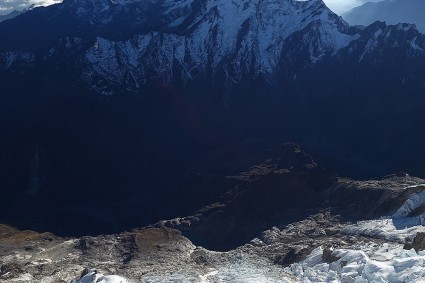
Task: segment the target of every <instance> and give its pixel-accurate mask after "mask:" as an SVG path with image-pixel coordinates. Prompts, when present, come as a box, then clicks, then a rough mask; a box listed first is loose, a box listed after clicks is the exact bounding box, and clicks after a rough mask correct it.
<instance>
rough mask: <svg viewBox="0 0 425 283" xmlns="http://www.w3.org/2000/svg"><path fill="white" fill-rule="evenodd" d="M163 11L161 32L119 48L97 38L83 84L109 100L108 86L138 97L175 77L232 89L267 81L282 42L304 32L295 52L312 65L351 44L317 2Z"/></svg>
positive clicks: (200, 0) (213, 2) (258, 1)
mask: <svg viewBox="0 0 425 283" xmlns="http://www.w3.org/2000/svg"><path fill="white" fill-rule="evenodd" d="M160 3H161V5H160V7H161V14H160V16H159V18H161V19H162V20H161V22H162V25H161V26H160V28H157V29H153V30H151V31H150V32H148V33H143V34H138V35H136V36H133V37H132V38H131V39H128V40H123V41H114V40H111V39H108V38H105V37H99V38H97V40H96V43H95V44H93V46H92V47H91V48H90V49H89V50H87V53H86V56H85V58H86V63H87V68H86V69H85V72H84V78H85V79H86V80H87V81H89V83H90V84H91V85H97V86H98V87H97V91H99V92H101V93H105V94H106V93H108V91H106V90H104V89H100V88H99V86H100V85H102V86H105V85H108V84H110V83H112V84H113V85H115V86H122V85H123V84H124V85H126V87H127V88H130V89H137V88H138V87H139V86H140V85H143V84H144V83H145V82H147V81H149V80H150V79H152V78H153V77H154V78H155V79H160V80H162V81H165V82H167V83H172V82H173V81H175V79H176V77H178V78H180V79H181V81H182V83H183V84H185V83H186V82H187V81H189V80H195V79H198V78H200V77H202V76H203V75H205V74H207V73H208V74H218V73H220V72H222V73H224V74H225V77H226V81H227V82H228V83H230V84H233V83H237V82H239V81H240V80H241V79H242V78H243V77H244V76H245V75H247V74H254V77H255V76H262V77H264V76H265V77H268V76H271V74H272V73H273V72H274V71H275V70H276V69H277V67H278V66H279V64H280V63H281V62H282V60H283V58H284V56H286V55H287V54H288V52H290V48H289V44H286V43H285V41H286V40H287V39H288V38H289V37H291V35H294V34H295V33H296V32H300V31H303V30H305V32H306V33H305V34H306V35H307V36H304V37H303V38H302V40H301V41H298V43H297V46H298V47H299V48H300V49H303V48H306V49H308V52H309V55H308V56H309V58H310V59H309V60H307V61H308V62H307V63H310V64H311V63H315V62H317V61H318V60H320V59H321V58H323V57H324V56H325V55H326V54H331V53H333V52H335V51H336V50H338V49H340V48H343V47H345V46H347V45H348V44H349V43H350V42H351V41H352V40H353V39H355V38H356V35H355V34H352V33H349V32H348V25H347V24H346V23H345V22H344V21H343V20H342V19H341V18H339V17H338V16H336V15H335V14H333V13H332V12H331V11H330V10H329V9H328V8H327V7H326V5H325V4H324V3H323V1H321V0H312V1H294V0H284V1H281V0H253V1H235V0H234V1H223V0H180V1H169V0H164V1H160ZM290 46H291V48H293V46H294V44H293V43H292V42H291V44H290ZM129 78H130V79H129ZM129 80H130V81H131V86H130V85H127V83H128V81H129ZM102 88H103V87H102Z"/></svg>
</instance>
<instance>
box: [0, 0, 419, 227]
mask: <svg viewBox="0 0 425 283" xmlns="http://www.w3.org/2000/svg"><path fill="white" fill-rule="evenodd" d="M0 38H7V39H8V40H3V41H0V85H1V86H2V94H1V95H0V117H1V121H3V122H2V123H0V154H1V156H2V158H1V160H0V188H1V189H0V191H1V193H2V198H1V200H0V204H1V208H0V212H1V213H0V215H1V217H2V219H1V220H7V221H8V222H9V223H15V224H16V225H18V224H19V225H24V224H25V225H27V224H28V223H32V224H31V225H34V223H36V226H37V225H38V227H44V228H45V229H48V230H50V231H55V232H56V233H58V234H61V235H68V234H69V233H71V234H72V233H73V234H75V235H80V233H87V229H93V230H90V232H91V233H98V232H99V231H110V230H112V231H115V230H114V229H116V230H122V229H124V228H125V227H129V226H135V225H146V224H148V223H153V222H156V221H159V220H161V219H171V218H173V217H176V216H177V215H189V214H190V213H191V212H192V211H194V210H196V209H199V208H200V207H201V206H202V204H206V203H208V201H210V200H211V199H215V198H217V197H219V196H221V195H222V193H223V191H221V190H218V189H217V188H215V187H211V188H210V187H209V186H206V185H205V179H203V178H201V177H199V176H202V172H201V171H199V170H198V169H199V166H197V164H200V163H202V162H204V160H205V158H206V156H211V155H214V154H217V152H221V150H222V149H223V148H226V147H227V146H228V145H229V144H239V143H241V142H242V143H245V142H247V141H253V140H254V141H266V142H259V143H253V144H254V146H250V147H248V149H249V150H248V151H245V152H244V153H243V154H242V153H241V155H240V156H237V158H239V159H243V158H245V157H244V156H245V155H247V156H251V155H253V154H254V152H257V151H258V150H259V151H261V152H262V151H263V150H266V151H267V147H266V148H264V147H265V145H268V144H272V145H273V144H279V143H280V142H282V141H296V142H298V143H300V144H301V145H302V146H303V148H305V149H306V150H307V152H309V153H311V154H312V155H313V156H314V157H315V159H316V160H318V162H320V164H323V166H324V167H327V168H332V169H333V170H335V171H336V172H337V173H338V174H342V175H348V176H355V177H359V178H366V177H370V176H376V175H385V174H387V173H391V172H395V171H401V170H405V171H408V172H409V173H412V174H416V175H419V176H424V175H425V173H424V172H423V160H424V158H425V149H424V147H423V144H424V142H425V134H424V133H423V130H422V126H421V123H420V121H423V119H425V114H424V112H423V111H422V109H423V107H424V104H425V99H424V97H423V95H422V94H423V91H424V88H425V72H424V71H425V36H424V35H423V34H421V33H420V32H419V31H418V30H417V29H416V27H415V26H414V25H411V24H397V25H387V24H385V23H383V22H375V23H373V24H372V25H370V26H367V27H356V26H350V25H349V24H347V23H346V22H345V21H344V20H343V19H342V18H341V17H339V16H337V15H336V14H334V13H333V12H332V11H330V10H329V9H328V8H327V7H326V5H325V4H324V3H323V2H322V1H321V0H310V1H295V0H254V1H242V0H234V1H227V0H179V1H171V0H149V1H137V0H119V1H112V0H90V1H83V0H65V1H64V2H63V3H61V4H56V5H52V6H48V7H40V8H34V9H32V10H30V11H28V12H26V13H25V14H23V15H20V16H19V17H16V18H14V19H11V20H8V21H4V22H2V23H0ZM239 159H238V160H239ZM220 160H222V161H221V162H222V166H229V167H231V164H232V162H233V161H231V159H227V158H221V159H220ZM229 160H230V161H229ZM246 162H247V164H253V163H251V161H246ZM253 166H254V165H253ZM197 168H198V169H197ZM196 176H198V177H199V178H197V177H196ZM219 180H221V179H220V178H219ZM216 182H217V183H218V184H219V181H216ZM235 182H236V181H235ZM232 184H233V183H232ZM235 187H238V185H237V184H236V185H235ZM189 188H210V189H204V190H202V189H200V190H194V191H191V190H189ZM185 190H189V191H190V192H192V193H187V194H186V193H185V194H183V193H182V192H183V191H185ZM117 199H118V201H115V200H117ZM112 200H114V201H113V203H114V206H113V209H111V207H109V206H104V205H103V204H104V203H110V202H112ZM158 207H161V208H162V209H155V208H158ZM111 211H113V212H114V213H112V212H111ZM52 212H54V213H52ZM52 215H55V217H53V218H52ZM64 219H68V220H69V221H66V223H67V225H66V227H65V226H64V225H63V220H64ZM61 223H62V224H61ZM25 225H24V226H25ZM88 227H89V228H88Z"/></svg>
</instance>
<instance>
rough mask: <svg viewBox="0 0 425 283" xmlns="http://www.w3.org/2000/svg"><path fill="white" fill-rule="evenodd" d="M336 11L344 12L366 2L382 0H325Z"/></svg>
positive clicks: (338, 12)
mask: <svg viewBox="0 0 425 283" xmlns="http://www.w3.org/2000/svg"><path fill="white" fill-rule="evenodd" d="M323 1H324V2H325V3H326V5H327V6H328V7H329V8H330V9H331V10H332V11H334V12H335V13H337V14H342V13H344V12H347V11H348V10H350V9H352V8H354V7H356V6H360V5H362V4H364V3H366V2H380V1H382V0H323Z"/></svg>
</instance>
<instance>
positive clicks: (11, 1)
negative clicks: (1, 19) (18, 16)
mask: <svg viewBox="0 0 425 283" xmlns="http://www.w3.org/2000/svg"><path fill="white" fill-rule="evenodd" d="M60 2H62V0H0V15H4V14H8V13H10V12H12V11H14V10H24V9H27V8H29V7H30V6H35V7H38V6H48V5H52V4H55V3H60Z"/></svg>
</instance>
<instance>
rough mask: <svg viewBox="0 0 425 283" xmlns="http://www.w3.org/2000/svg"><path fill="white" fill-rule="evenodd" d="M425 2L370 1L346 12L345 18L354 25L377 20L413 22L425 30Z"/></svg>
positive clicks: (403, 0) (401, 0)
mask: <svg viewBox="0 0 425 283" xmlns="http://www.w3.org/2000/svg"><path fill="white" fill-rule="evenodd" d="M424 8H425V3H424V2H423V1H420V0H385V1H379V2H368V3H365V4H363V5H361V6H359V7H356V8H353V9H351V10H350V11H348V12H346V13H344V14H343V15H342V17H343V18H344V20H346V21H347V22H349V23H350V24H352V25H364V26H367V25H370V24H372V23H373V22H375V21H385V22H386V23H387V24H398V23H411V24H415V25H416V27H417V28H418V30H420V31H421V32H425V21H424V19H423V17H422V11H423V10H424Z"/></svg>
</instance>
